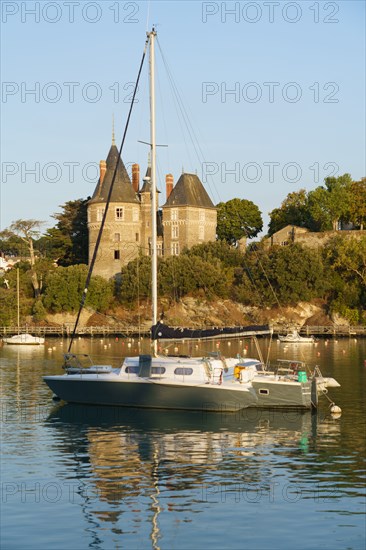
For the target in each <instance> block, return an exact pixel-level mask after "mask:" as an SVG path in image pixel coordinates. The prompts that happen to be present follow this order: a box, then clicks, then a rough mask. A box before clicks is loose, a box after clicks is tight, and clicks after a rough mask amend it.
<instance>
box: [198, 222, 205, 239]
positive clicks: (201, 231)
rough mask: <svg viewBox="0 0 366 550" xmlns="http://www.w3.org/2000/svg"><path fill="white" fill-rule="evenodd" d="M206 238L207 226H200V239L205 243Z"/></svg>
mask: <svg viewBox="0 0 366 550" xmlns="http://www.w3.org/2000/svg"><path fill="white" fill-rule="evenodd" d="M204 238H205V226H204V225H200V226H199V227H198V239H199V240H200V241H203V239H204Z"/></svg>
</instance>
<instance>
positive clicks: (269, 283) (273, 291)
mask: <svg viewBox="0 0 366 550" xmlns="http://www.w3.org/2000/svg"><path fill="white" fill-rule="evenodd" d="M254 254H255V256H256V257H257V261H258V264H259V266H260V268H261V270H262V271H263V275H264V276H265V278H266V281H267V283H268V285H269V288H270V289H271V290H272V294H273V296H274V298H275V300H276V302H277V304H278V307H281V304H280V302H279V299H278V298H277V294H276V292H275V290H274V288H273V286H272V285H271V281H270V280H269V279H268V277H267V273H266V270H265V269H264V267H263V265H262V263H261V261H260V259H259V254H257V251H256V250H255V249H254Z"/></svg>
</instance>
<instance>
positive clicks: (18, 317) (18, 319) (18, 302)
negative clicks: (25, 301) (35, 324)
mask: <svg viewBox="0 0 366 550" xmlns="http://www.w3.org/2000/svg"><path fill="white" fill-rule="evenodd" d="M17 310H18V315H17V322H18V334H19V326H20V311H19V310H20V300H19V267H17Z"/></svg>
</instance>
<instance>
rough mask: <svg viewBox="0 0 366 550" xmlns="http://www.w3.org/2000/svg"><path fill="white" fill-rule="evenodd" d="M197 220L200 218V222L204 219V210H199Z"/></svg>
mask: <svg viewBox="0 0 366 550" xmlns="http://www.w3.org/2000/svg"><path fill="white" fill-rule="evenodd" d="M199 220H200V222H204V221H205V220H206V212H205V211H204V210H200V212H199Z"/></svg>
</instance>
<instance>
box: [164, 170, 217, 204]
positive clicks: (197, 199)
mask: <svg viewBox="0 0 366 550" xmlns="http://www.w3.org/2000/svg"><path fill="white" fill-rule="evenodd" d="M164 206H199V207H201V208H215V206H214V204H213V202H212V200H211V199H210V197H209V196H208V194H207V191H206V189H205V188H204V187H203V185H202V182H201V180H200V179H199V177H198V176H197V175H196V174H182V175H181V177H180V178H179V180H178V181H177V183H176V185H175V186H174V188H173V191H172V192H171V193H170V196H169V198H168V200H167V201H166V203H165V204H164Z"/></svg>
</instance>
